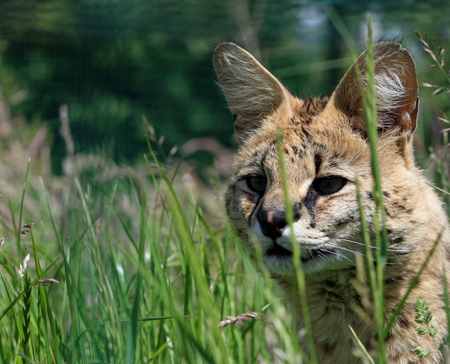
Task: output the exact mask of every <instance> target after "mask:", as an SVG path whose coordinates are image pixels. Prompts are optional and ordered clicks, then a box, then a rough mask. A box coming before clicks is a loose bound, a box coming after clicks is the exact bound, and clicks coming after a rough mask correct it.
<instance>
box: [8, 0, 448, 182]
mask: <svg viewBox="0 0 450 364" xmlns="http://www.w3.org/2000/svg"><path fill="white" fill-rule="evenodd" d="M330 9H332V11H334V12H336V13H337V14H338V15H339V16H340V17H341V18H342V20H343V21H344V23H345V24H346V26H347V27H348V29H349V31H350V34H352V36H353V40H354V42H355V44H356V45H357V47H359V49H360V50H362V49H364V44H365V37H366V34H367V31H366V29H367V26H366V23H367V14H368V13H370V14H371V16H372V20H373V29H374V39H375V40H379V39H393V38H398V37H403V43H404V45H405V46H407V47H408V48H409V49H410V50H411V52H412V53H413V55H414V56H415V58H416V60H417V62H418V65H419V77H420V79H421V81H422V82H423V81H426V82H436V83H439V82H440V83H442V75H440V74H438V72H436V69H428V68H427V67H426V65H427V64H429V63H431V60H430V57H429V55H427V54H426V53H425V52H424V51H423V49H422V45H421V44H420V42H419V41H418V39H417V37H416V36H415V34H414V31H420V32H421V33H422V34H423V35H424V34H426V33H427V34H429V35H430V36H431V37H432V38H434V37H436V38H437V43H438V44H444V45H445V44H446V42H448V40H449V27H448V16H449V14H450V2H449V1H444V2H443V1H424V0H410V1H401V0H400V1H370V2H369V1H358V0H351V1H350V0H342V1H331V2H328V1H326V2H321V1H292V0H256V1H252V0H221V1H215V0H186V1H181V0H178V1H176V0H174V1H170V0H127V1H114V0H111V1H102V0H39V1H37V0H2V1H1V2H0V91H1V92H0V106H1V105H3V106H1V107H0V137H1V138H3V139H6V138H8V136H9V134H8V132H9V128H13V127H14V126H15V127H16V128H17V126H19V127H20V126H27V129H26V130H31V132H30V133H37V131H38V130H40V128H42V126H45V127H46V129H45V130H46V133H45V135H44V137H45V142H46V143H48V145H50V152H49V155H50V158H49V161H50V160H51V165H52V166H51V169H52V171H53V172H54V173H57V174H58V173H61V168H62V161H63V159H64V158H65V155H66V153H67V150H68V149H67V141H64V139H63V137H62V135H61V133H60V131H59V130H60V125H61V120H60V108H61V106H62V105H67V109H68V119H69V121H70V129H71V133H72V136H73V141H74V152H75V153H79V152H87V151H89V152H92V151H101V152H102V153H106V154H108V155H109V156H111V157H113V158H114V159H115V160H116V161H118V162H131V163H133V162H135V161H136V160H137V159H138V158H141V156H142V154H143V153H145V152H146V151H148V147H147V140H146V132H145V130H146V129H145V128H144V123H143V117H145V118H146V119H147V120H148V122H149V123H150V124H151V125H152V126H153V128H154V130H155V132H156V135H157V136H158V137H160V136H163V137H164V143H163V147H162V148H163V149H165V150H166V151H169V150H170V149H171V148H172V147H173V146H174V145H179V146H182V145H183V144H184V143H186V142H188V141H190V140H193V139H195V138H205V137H208V138H211V139H209V142H211V140H215V141H218V142H219V143H220V145H223V146H225V147H233V146H235V140H234V138H233V124H232V117H231V115H230V114H229V113H228V111H227V110H226V103H225V100H224V97H223V96H222V94H221V92H220V90H219V88H218V86H217V84H216V78H215V75H214V71H213V66H212V54H213V51H214V47H215V46H216V45H217V44H218V43H220V42H221V41H234V42H236V43H238V44H240V45H241V46H243V47H245V48H246V49H247V50H249V51H250V52H251V53H253V54H254V55H255V56H256V57H257V58H258V59H260V60H261V61H262V62H263V64H265V65H266V66H268V67H269V69H270V70H271V71H272V72H273V73H274V74H275V75H276V76H277V77H279V78H280V79H281V80H282V82H283V83H284V84H285V85H286V86H287V87H288V88H289V89H290V90H291V91H292V92H293V93H295V94H296V95H298V96H300V97H301V96H310V95H327V94H330V93H331V92H332V90H333V88H334V87H335V86H336V85H337V83H338V81H339V79H340V78H341V77H342V75H343V74H344V72H345V70H346V69H347V67H349V65H350V64H351V63H352V61H353V59H352V58H351V57H350V56H349V51H348V49H347V47H346V45H345V43H344V42H343V40H342V38H341V35H340V34H339V33H338V32H337V31H336V28H335V26H334V25H333V23H332V21H331V20H330V17H329V15H328V14H329V13H328V12H329V11H330ZM431 92H432V91H430V90H429V89H424V90H422V104H423V102H424V101H423V100H424V99H425V100H426V101H425V102H427V107H425V108H424V107H422V110H425V111H422V116H421V123H422V126H421V128H422V129H421V131H420V133H421V135H422V138H421V140H420V141H419V145H418V146H417V148H418V149H419V152H420V150H421V149H423V150H425V149H426V148H425V147H424V146H423V145H430V144H433V138H435V137H436V135H437V132H438V131H439V127H441V126H442V125H440V126H437V125H438V124H436V126H433V125H434V124H433V123H434V122H435V121H436V120H437V116H439V113H440V111H441V110H442V111H446V107H447V106H446V103H445V95H444V94H442V95H438V96H436V97H431ZM424 120H426V121H424ZM441 129H442V127H441ZM24 130H25V128H24ZM437 137H438V136H437ZM202 143H206V141H205V140H201V141H200V148H197V149H201V148H202V147H201V144H202ZM194 149H196V148H194ZM210 149H211V148H210ZM212 149H214V148H212ZM199 158H200V157H199ZM202 158H203V159H204V160H208V158H207V157H205V156H203V157H202ZM202 158H200V159H202Z"/></svg>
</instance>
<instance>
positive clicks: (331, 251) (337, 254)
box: [321, 249, 355, 265]
mask: <svg viewBox="0 0 450 364" xmlns="http://www.w3.org/2000/svg"><path fill="white" fill-rule="evenodd" d="M321 250H322V251H324V252H327V253H330V254H334V255H336V256H338V257H341V258H344V259H346V260H348V261H349V262H350V263H351V264H352V265H355V263H354V262H352V260H351V259H350V258H348V257H346V256H345V255H342V254H339V253H338V252H336V251H334V250H326V249H321ZM321 256H322V257H325V256H324V255H322V254H321Z"/></svg>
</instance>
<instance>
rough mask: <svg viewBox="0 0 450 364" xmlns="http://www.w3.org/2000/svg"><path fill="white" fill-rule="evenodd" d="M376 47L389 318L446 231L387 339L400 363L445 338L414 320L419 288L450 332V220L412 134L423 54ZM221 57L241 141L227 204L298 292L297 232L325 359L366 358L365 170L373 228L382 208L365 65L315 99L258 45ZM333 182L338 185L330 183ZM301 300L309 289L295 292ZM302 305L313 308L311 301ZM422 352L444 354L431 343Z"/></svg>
mask: <svg viewBox="0 0 450 364" xmlns="http://www.w3.org/2000/svg"><path fill="white" fill-rule="evenodd" d="M374 54H375V91H376V95H377V113H378V119H379V120H378V122H379V123H378V128H379V140H378V154H379V159H380V166H381V175H382V181H383V189H384V193H383V197H384V203H385V206H386V214H387V226H386V227H387V231H388V235H389V242H390V245H389V256H388V265H387V266H386V274H385V276H386V290H385V296H386V302H385V309H386V314H385V316H386V319H387V318H388V317H389V316H390V314H391V313H392V312H393V310H394V308H395V307H396V305H397V303H398V302H399V300H400V299H401V297H402V295H403V294H404V293H405V291H406V289H407V287H408V285H409V284H410V282H411V279H412V278H413V276H414V275H415V274H416V273H417V271H418V269H419V267H420V265H421V264H422V262H423V261H424V259H425V257H426V256H427V254H428V252H429V250H430V248H431V247H432V245H433V243H434V242H435V240H436V239H437V238H438V236H439V234H441V241H440V243H439V245H438V248H437V251H436V253H435V254H434V255H433V257H432V260H431V262H430V264H429V266H428V268H427V269H426V270H425V272H424V273H423V275H422V277H421V279H420V282H419V283H418V285H417V286H416V287H415V288H414V290H413V291H412V294H411V295H410V297H409V298H408V301H407V302H406V304H405V307H404V309H403V311H402V312H401V315H400V316H399V317H398V318H397V321H396V323H395V325H394V327H393V328H392V330H391V331H390V333H389V335H388V337H387V339H386V348H387V355H388V359H389V362H390V363H391V362H392V363H397V364H404V363H414V362H418V359H417V356H415V355H414V354H413V353H412V351H411V349H412V348H414V347H415V346H416V345H419V346H421V347H423V348H426V349H428V350H433V349H434V347H433V345H432V343H431V341H430V340H429V339H428V337H427V336H419V335H418V334H417V333H416V332H415V330H414V326H415V322H414V304H415V302H416V300H417V298H419V297H422V298H425V300H426V301H427V303H428V306H429V307H430V309H431V310H432V312H433V314H434V318H435V319H436V320H437V321H438V323H439V325H440V326H441V328H442V329H441V331H440V333H441V335H442V336H443V335H444V334H445V333H446V319H445V311H444V305H443V298H442V297H443V295H442V291H443V288H442V269H443V268H446V269H447V271H449V270H450V269H449V268H450V263H449V260H450V254H449V252H450V232H449V225H448V220H447V217H446V215H445V213H444V209H443V207H442V203H441V201H440V200H439V198H438V197H437V196H436V194H435V192H434V191H433V189H432V188H431V187H430V186H429V185H428V180H427V179H426V178H425V177H424V176H423V173H422V171H421V170H420V169H419V168H418V167H417V166H416V165H415V162H414V156H413V145H412V139H413V138H412V136H413V132H414V130H415V128H416V125H417V114H418V84H417V77H416V70H415V65H414V61H413V59H412V57H411V55H410V54H409V52H408V51H407V50H406V49H404V48H403V47H402V46H401V45H399V44H397V43H391V42H382V43H377V44H376V45H375V52H374ZM364 57H365V53H363V54H362V55H361V56H360V57H359V58H358V60H357V61H356V62H355V64H356V63H357V64H358V66H359V69H360V70H361V72H362V80H363V84H364V85H365V87H367V85H366V83H367V82H366V81H365V80H366V74H365V72H366V64H365V58H364ZM214 67H215V69H216V72H217V75H218V78H219V81H220V83H221V86H222V88H223V91H224V94H225V96H226V98H227V101H228V103H229V107H230V109H231V111H232V113H233V114H234V115H235V123H236V133H237V135H238V137H239V141H240V147H239V151H238V154H237V155H236V158H235V164H234V169H233V172H232V176H231V180H230V183H229V187H228V190H227V192H226V208H227V213H228V216H229V219H230V221H231V223H232V225H233V226H234V228H235V231H236V234H237V235H238V237H239V238H240V240H241V241H242V242H243V244H245V246H249V249H250V250H252V249H253V247H252V245H251V243H250V242H251V241H253V239H250V237H256V240H257V241H258V244H259V245H260V249H261V251H262V253H263V259H264V262H265V264H266V265H267V267H268V268H269V270H270V271H271V272H272V274H273V277H274V278H276V279H277V280H278V281H279V283H280V284H281V285H282V286H283V287H284V288H285V290H286V292H287V294H291V295H296V294H297V293H296V292H297V290H296V288H295V285H294V283H293V263H292V257H291V252H292V247H291V243H290V237H291V234H294V236H295V241H296V243H297V244H298V246H299V248H300V251H301V259H302V267H303V269H304V271H305V274H306V280H307V300H308V306H309V314H310V319H311V321H312V328H313V329H312V330H313V336H314V339H315V343H316V349H317V352H318V358H319V363H321V364H326V363H330V364H331V363H333V364H334V363H343V364H345V363H349V364H351V363H359V362H360V361H359V360H358V359H357V358H355V357H353V356H352V348H353V344H352V339H351V333H350V331H349V328H348V326H349V325H351V326H352V327H353V329H354V330H355V332H356V334H357V335H358V337H359V338H360V340H361V342H362V343H363V344H364V345H365V347H366V348H367V349H368V350H369V352H371V353H374V350H375V349H374V348H375V345H376V344H375V343H376V334H377V331H376V328H375V327H374V326H373V325H371V324H370V323H368V322H366V321H364V320H363V319H362V318H361V317H360V315H358V313H357V312H358V310H360V309H361V308H363V309H365V308H364V307H362V303H361V301H362V298H361V297H360V296H359V295H358V293H357V292H356V290H355V289H354V287H353V285H352V280H353V279H354V278H355V256H356V255H361V254H364V249H363V245H362V242H363V240H362V237H361V233H360V220H359V213H360V212H359V209H358V201H357V193H356V181H357V180H359V183H360V185H361V190H362V194H361V195H362V199H363V204H364V214H365V217H366V220H367V221H368V224H369V227H370V229H371V231H373V212H374V199H373V196H372V186H373V179H372V173H371V155H370V147H369V144H368V141H367V136H366V131H365V122H364V114H363V108H362V101H361V96H360V91H359V88H358V82H357V78H356V67H355V65H353V66H352V67H351V68H350V69H349V71H348V72H347V73H346V75H345V76H344V78H343V79H342V81H341V82H340V84H339V85H338V87H337V89H336V90H335V92H334V93H333V94H332V96H331V97H330V98H308V99H298V98H296V97H294V96H292V95H291V94H290V93H289V92H288V91H287V90H286V88H285V87H284V86H283V85H282V84H281V83H280V82H279V81H278V80H277V79H276V78H275V77H274V76H273V75H271V74H270V73H269V71H267V70H266V69H265V68H264V67H263V66H262V65H261V64H260V63H259V62H258V61H257V60H256V59H255V58H254V57H253V56H252V55H250V54H249V53H248V52H246V51H245V50H243V49H242V48H240V47H238V46H237V45H235V44H232V43H223V44H221V45H219V46H218V47H217V49H216V51H215V55H214ZM278 133H281V135H282V148H283V151H284V158H285V165H286V171H287V179H288V185H289V193H290V199H291V203H292V206H293V208H294V213H295V223H294V225H293V230H292V231H291V229H290V228H289V226H286V224H284V221H283V213H284V212H283V211H284V209H285V207H284V206H285V204H284V199H283V188H282V183H281V175H280V168H279V165H278V154H277V145H276V138H277V135H278ZM342 184H343V185H342ZM341 185H342V186H341ZM324 186H325V187H324ZM329 186H331V189H327V188H329ZM337 187H339V188H338V189H337V190H335V189H336V188H337ZM329 191H332V193H328V192H329ZM325 192H326V193H325ZM283 224H284V225H283ZM290 302H291V301H290ZM294 302H300V301H299V299H298V298H295V297H294ZM295 309H296V310H297V311H298V316H299V317H301V316H302V311H301V307H299V304H298V305H296V307H295ZM301 328H302V322H301V320H300V322H299V324H298V329H301ZM302 345H305V343H302ZM305 349H307V348H306V345H305ZM420 362H421V363H430V364H431V363H438V362H439V360H438V357H437V355H435V354H431V355H429V356H428V357H426V358H424V359H421V361H420Z"/></svg>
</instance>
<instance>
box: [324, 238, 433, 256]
mask: <svg viewBox="0 0 450 364" xmlns="http://www.w3.org/2000/svg"><path fill="white" fill-rule="evenodd" d="M332 240H342V241H345V242H347V243H352V244H355V245H361V246H366V244H364V243H360V242H359V241H354V240H349V239H343V238H332ZM370 248H371V249H374V250H377V249H380V248H378V247H376V246H370ZM423 250H425V249H389V248H388V249H387V251H388V252H392V253H410V252H418V251H423Z"/></svg>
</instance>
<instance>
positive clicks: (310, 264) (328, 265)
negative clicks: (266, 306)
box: [263, 254, 349, 277]
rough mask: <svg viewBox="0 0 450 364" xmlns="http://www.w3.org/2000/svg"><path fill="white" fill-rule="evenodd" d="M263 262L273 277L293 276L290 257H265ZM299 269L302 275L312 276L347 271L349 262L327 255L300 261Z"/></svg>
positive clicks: (292, 265) (293, 268) (293, 270)
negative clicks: (327, 272)
mask: <svg viewBox="0 0 450 364" xmlns="http://www.w3.org/2000/svg"><path fill="white" fill-rule="evenodd" d="M263 262H264V264H265V265H266V266H267V268H268V269H269V270H270V272H271V273H272V274H274V275H275V276H278V277H293V276H294V275H295V267H294V262H293V261H292V256H291V255H282V256H277V255H265V256H264V257H263ZM301 268H302V270H303V273H305V274H307V275H314V274H315V273H322V272H326V271H340V270H343V269H347V268H349V262H348V260H346V259H343V258H342V257H340V256H336V255H333V254H327V255H323V256H318V257H314V258H310V259H308V260H306V261H304V259H302V263H301Z"/></svg>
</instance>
